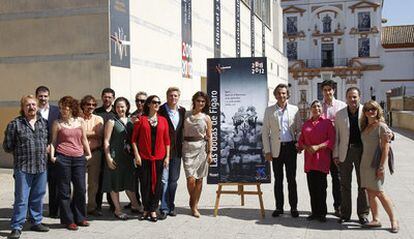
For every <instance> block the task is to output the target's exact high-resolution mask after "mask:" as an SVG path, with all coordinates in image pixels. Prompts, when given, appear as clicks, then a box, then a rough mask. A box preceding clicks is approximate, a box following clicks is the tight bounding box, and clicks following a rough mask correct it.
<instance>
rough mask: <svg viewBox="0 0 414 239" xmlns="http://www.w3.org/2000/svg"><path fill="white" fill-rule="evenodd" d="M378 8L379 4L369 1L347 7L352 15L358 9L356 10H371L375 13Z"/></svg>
mask: <svg viewBox="0 0 414 239" xmlns="http://www.w3.org/2000/svg"><path fill="white" fill-rule="evenodd" d="M380 6H381V4H379V3H373V2H370V1H360V2H359V3H356V4H354V5H352V6H349V8H350V9H351V10H352V13H354V12H355V9H358V8H373V9H374V12H376V11H377V8H379V7H380Z"/></svg>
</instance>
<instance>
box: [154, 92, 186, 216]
mask: <svg viewBox="0 0 414 239" xmlns="http://www.w3.org/2000/svg"><path fill="white" fill-rule="evenodd" d="M180 94H181V91H180V89H178V88H177V87H170V88H168V90H167V103H165V104H163V105H162V106H161V107H160V110H159V114H160V115H161V116H164V117H165V118H166V119H167V121H168V128H169V134H170V142H171V145H170V164H169V166H168V167H167V168H164V171H163V174H162V183H163V190H162V198H161V207H160V216H159V219H161V220H162V219H165V218H166V217H167V215H169V216H172V217H174V216H176V215H177V212H176V210H175V204H174V200H175V193H176V191H177V181H178V178H179V177H180V167H181V153H182V152H181V145H182V142H183V136H182V135H183V132H182V131H183V126H184V124H183V122H184V117H185V108H184V107H182V106H179V105H178V100H179V99H180Z"/></svg>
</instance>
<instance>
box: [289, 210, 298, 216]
mask: <svg viewBox="0 0 414 239" xmlns="http://www.w3.org/2000/svg"><path fill="white" fill-rule="evenodd" d="M290 215H292V217H299V212H298V210H296V209H293V210H290Z"/></svg>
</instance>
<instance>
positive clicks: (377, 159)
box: [371, 127, 395, 174]
mask: <svg viewBox="0 0 414 239" xmlns="http://www.w3.org/2000/svg"><path fill="white" fill-rule="evenodd" d="M378 137H379V141H380V142H379V144H378V146H377V148H376V149H375V153H374V158H373V160H372V163H371V167H372V168H375V169H378V168H379V167H380V163H381V155H382V149H381V134H380V127H378ZM388 168H389V169H390V173H391V174H393V173H394V169H395V167H394V152H393V151H392V148H391V146H390V148H389V150H388Z"/></svg>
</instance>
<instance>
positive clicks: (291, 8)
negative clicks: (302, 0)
mask: <svg viewBox="0 0 414 239" xmlns="http://www.w3.org/2000/svg"><path fill="white" fill-rule="evenodd" d="M304 12H306V9H303V8H300V7H296V6H289V7H287V8H285V9H283V14H285V13H300V16H301V17H302V16H303V13H304Z"/></svg>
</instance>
